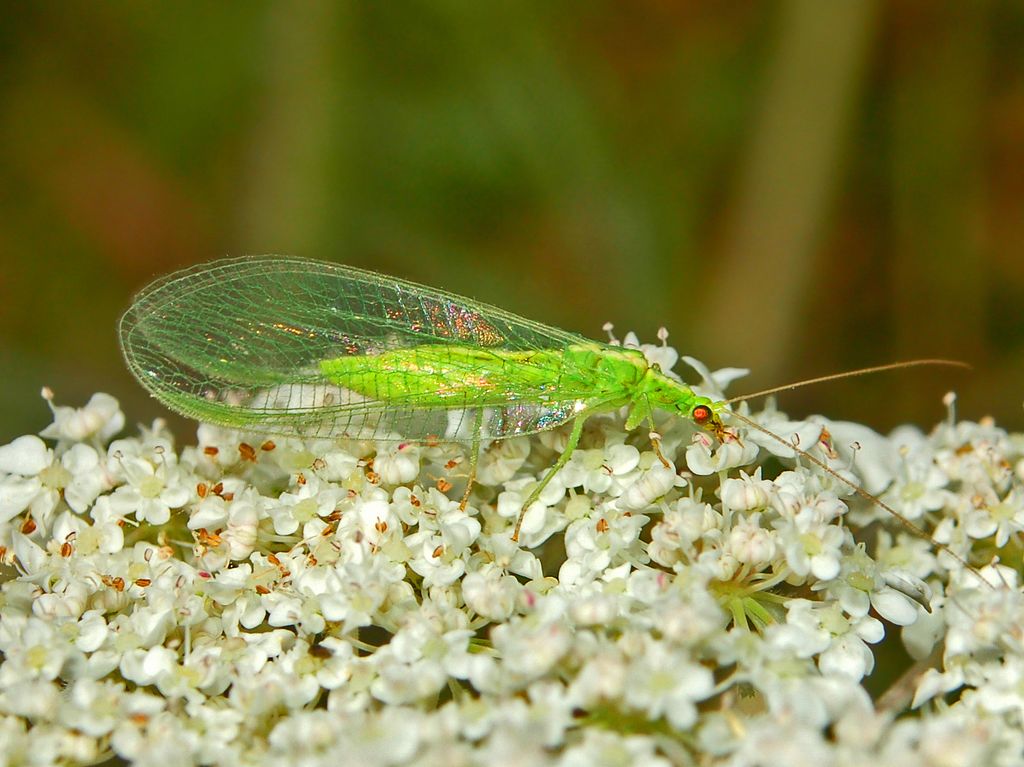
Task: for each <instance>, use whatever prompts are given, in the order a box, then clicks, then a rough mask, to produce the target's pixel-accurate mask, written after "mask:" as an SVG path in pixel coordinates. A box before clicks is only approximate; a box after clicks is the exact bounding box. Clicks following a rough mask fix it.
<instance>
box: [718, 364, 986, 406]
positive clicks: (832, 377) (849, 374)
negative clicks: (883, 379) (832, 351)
mask: <svg viewBox="0 0 1024 767" xmlns="http://www.w3.org/2000/svg"><path fill="white" fill-rule="evenodd" d="M918 365H946V366H947V367H955V368H967V369H970V367H971V366H970V365H968V364H967V363H966V362H960V361H958V360H938V359H936V360H906V361H905V362H890V363H889V364H888V365H875V366H873V367H869V368H860V369H859V370H847V371H846V372H845V373H833V374H832V375H827V376H818V377H817V378H808V379H806V380H803V381H797V382H795V383H791V384H786V385H785V386H775V387H773V388H771V389H764V390H762V391H756V392H754V393H753V394H744V395H743V396H742V397H731V398H729V399H727V400H722V404H723V405H731V404H732V403H733V402H742V401H743V400H745V399H753V398H754V397H763V396H765V395H766V394H775V393H776V392H780V391H789V390H790V389H798V388H800V387H801V386H810V385H811V384H817V383H824V382H825V381H838V380H839V379H840V378H853V377H854V376H863V375H868V374H869V373H881V372H882V371H885V370H899V369H900V368H912V367H917V366H918Z"/></svg>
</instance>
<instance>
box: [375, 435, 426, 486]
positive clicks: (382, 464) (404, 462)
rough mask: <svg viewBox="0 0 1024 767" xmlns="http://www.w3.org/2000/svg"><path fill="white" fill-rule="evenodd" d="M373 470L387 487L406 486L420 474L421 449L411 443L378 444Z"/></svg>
mask: <svg viewBox="0 0 1024 767" xmlns="http://www.w3.org/2000/svg"><path fill="white" fill-rule="evenodd" d="M373 470H374V471H375V472H377V474H378V475H379V476H380V481H381V482H383V483H384V484H385V485H404V484H406V483H408V482H412V481H413V480H415V479H416V478H417V477H418V476H419V474H420V448H419V447H418V446H417V445H414V444H412V443H410V442H381V443H378V447H377V455H376V456H375V457H374V459H373Z"/></svg>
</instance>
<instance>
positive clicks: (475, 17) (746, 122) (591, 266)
mask: <svg viewBox="0 0 1024 767" xmlns="http://www.w3.org/2000/svg"><path fill="white" fill-rule="evenodd" d="M0 8H2V11H3V21H2V23H0V373H2V375H0V442H2V441H6V440H8V439H10V438H12V437H13V436H15V435H17V434H20V433H22V432H26V431H36V430H38V429H40V428H41V427H43V426H44V425H45V424H46V423H47V422H48V420H49V418H48V414H47V412H46V409H45V407H44V403H43V402H42V400H40V399H39V398H38V391H39V388H40V387H41V386H42V385H43V384H47V385H49V386H51V387H52V388H53V389H55V390H56V392H57V399H58V402H60V403H62V404H82V403H83V402H84V401H85V399H86V398H87V397H88V395H89V394H91V393H92V392H94V391H97V390H103V391H108V392H110V393H112V394H114V395H115V396H117V397H118V398H120V399H121V401H122V404H123V406H124V408H125V410H126V413H127V415H128V420H129V423H133V422H136V421H144V420H149V419H151V418H152V417H154V416H156V415H159V414H162V413H163V412H164V411H163V410H162V408H160V407H159V406H158V405H157V404H156V403H155V402H153V401H149V400H147V399H146V397H145V395H144V394H143V392H142V390H141V388H140V387H139V386H138V385H136V384H135V382H134V381H133V380H132V379H131V378H130V376H129V375H128V374H127V373H126V371H125V368H124V366H123V364H122V362H121V358H120V353H119V350H118V346H117V337H116V331H115V327H116V321H117V317H118V316H119V314H120V313H121V312H122V311H123V309H124V308H125V307H126V306H127V304H128V302H129V301H130V298H131V295H132V293H133V292H134V291H136V290H137V289H139V288H141V287H142V286H143V285H144V284H145V283H146V282H148V281H149V280H150V279H151V278H153V277H155V276H157V275H159V274H162V273H165V272H168V271H171V270H173V269H177V268H179V267H182V266H185V265H188V264H191V263H195V262H199V261H204V260H209V259H212V258H215V257H219V256H223V255H243V254H254V253H293V254H299V255H305V256H310V257H315V258H321V259H330V260H335V261H339V262H345V263H349V264H354V265H358V266H362V267H367V268H370V269H374V270H377V271H380V272H384V273H387V274H393V275H399V276H402V277H406V278H409V279H413V280H417V281H420V282H425V283H427V284H431V285H437V286H441V287H445V288H448V289H449V290H452V291H455V292H457V293H461V294H465V295H469V296H473V297H475V298H478V299H482V300H485V301H488V302H491V303H495V304H499V305H501V306H503V307H505V308H507V309H509V310H512V311H514V312H517V313H520V314H523V315H526V316H528V317H531V318H534V319H537V320H541V321H543V322H547V323H550V324H554V325H559V326H561V327H565V328H568V329H571V330H576V331H579V332H581V333H584V334H586V335H590V336H592V337H598V338H600V337H603V334H602V332H601V325H602V324H603V323H604V322H605V321H609V320H610V321H612V322H614V323H615V325H616V328H617V330H618V331H619V332H625V331H626V330H628V329H634V330H636V331H638V332H639V333H640V334H641V336H642V338H643V339H644V340H648V341H653V340H654V338H655V332H656V330H657V328H658V326H660V325H665V326H667V327H668V328H669V330H670V331H671V339H670V340H671V342H672V343H673V344H674V345H676V346H677V347H678V348H679V349H680V350H681V351H683V352H684V353H689V354H692V355H694V356H697V357H699V358H701V359H703V360H704V361H706V362H707V363H708V364H709V365H710V366H711V367H713V368H714V367H721V366H744V367H751V368H752V369H753V370H754V375H753V376H752V377H751V378H750V379H747V380H746V381H744V382H741V384H740V385H736V386H734V387H733V388H734V389H735V390H736V392H737V393H739V392H742V391H743V390H750V389H752V388H760V387H762V386H769V385H773V384H780V383H785V382H788V381H792V380H795V379H798V378H801V377H805V376H812V375H818V374H822V373H830V372H836V371H841V370H844V369H848V368H853V367H857V366H865V365H873V364H879V363H883V362H889V361H892V360H897V359H902V358H911V357H921V356H933V355H936V356H945V357H953V358H958V359H963V360H966V361H968V362H971V363H972V364H973V365H974V366H975V368H974V370H973V371H971V372H969V373H963V372H959V371H955V370H943V369H932V370H926V371H920V370H918V371H902V372H898V373H889V374H885V375H880V376H874V377H870V378H860V379H855V380H853V381H848V382H844V383H836V384H828V385H823V386H816V387H811V388H809V389H807V390H803V391H801V392H797V393H793V394H788V395H786V396H785V397H784V398H783V400H782V407H783V408H784V409H786V410H788V411H789V412H791V413H794V414H805V413H807V412H811V411H819V412H824V413H826V414H829V415H833V416H836V417H845V418H855V419H858V420H863V421H865V422H867V423H869V424H872V425H874V426H876V427H878V428H882V429H884V428H888V427H891V426H893V425H895V424H897V423H902V422H907V421H916V422H919V423H921V424H922V425H930V424H933V423H935V422H936V421H937V420H939V419H940V418H941V417H942V416H943V411H942V406H941V403H940V398H941V396H942V394H943V393H944V392H945V391H947V390H949V389H951V388H955V389H957V390H958V391H959V392H960V394H961V400H960V402H961V404H960V412H961V414H962V415H963V416H964V417H968V418H978V417H980V416H983V415H986V414H993V415H995V416H996V417H997V418H999V419H1000V421H1002V422H1004V423H1005V424H1007V425H1009V426H1013V427H1016V428H1020V427H1021V426H1022V425H1024V423H1022V422H1024V417H1022V416H1024V414H1022V411H1021V401H1022V399H1024V353H1022V352H1024V349H1022V346H1024V215H1022V213H1024V172H1022V169H1024V53H1022V52H1024V5H1022V4H1021V3H1019V2H997V1H996V0H971V2H963V1H962V0H956V1H949V2H942V1H941V0H939V1H936V0H900V1H897V2H887V3H882V2H867V1H864V2H861V1H859V0H843V1H842V2H821V0H785V1H782V2H745V3H741V2H723V3H700V2H667V1H658V0H633V1H632V2H628V3H611V2H600V1H599V2H589V3H567V2H540V1H537V2H501V3H472V2H456V1H454V0H453V1H451V2H444V1H443V0H441V1H439V0H432V1H431V2H401V3H397V2H396V3H390V2H388V3H365V4H362V3H361V4H355V3H352V4H349V3H336V4H315V3H286V2H245V3H241V2H238V3H227V2H217V3H206V2H203V3H198V2H196V3H193V2H175V3H166V4H152V3H134V2H113V1H112V2H104V3H94V2H70V1H69V2H60V3H31V4H30V3H11V2H6V3H3V5H2V6H0ZM182 436H183V437H189V436H190V435H189V434H188V433H187V432H182Z"/></svg>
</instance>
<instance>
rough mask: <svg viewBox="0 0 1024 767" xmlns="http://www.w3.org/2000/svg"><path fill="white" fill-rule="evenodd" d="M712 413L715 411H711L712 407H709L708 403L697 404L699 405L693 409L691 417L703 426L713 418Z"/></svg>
mask: <svg viewBox="0 0 1024 767" xmlns="http://www.w3.org/2000/svg"><path fill="white" fill-rule="evenodd" d="M712 415H713V413H712V411H711V408H709V407H708V406H707V405H697V407H695V408H694V409H693V413H692V414H691V417H692V418H693V420H694V422H695V423H696V424H697V425H698V426H703V425H704V424H706V423H707V422H708V421H710V420H711V416H712Z"/></svg>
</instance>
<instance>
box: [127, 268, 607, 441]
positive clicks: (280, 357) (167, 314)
mask: <svg viewBox="0 0 1024 767" xmlns="http://www.w3.org/2000/svg"><path fill="white" fill-rule="evenodd" d="M120 332H121V343H122V348H123V350H124V355H125V359H126V360H127V363H128V366H129V368H130V369H131V370H132V372H133V373H134V374H135V375H136V377H137V378H138V379H139V380H140V382H141V383H142V384H143V385H144V386H145V387H146V388H147V389H148V390H149V391H150V392H151V393H152V394H153V395H154V396H155V397H156V398H158V399H159V400H161V401H162V402H163V403H164V404H166V405H167V406H168V407H169V408H171V409H172V410H175V411H177V412H179V413H182V414H184V415H186V416H188V417H192V418H196V419H199V420H203V421H208V422H211V423H217V424H222V425H226V426H232V427H237V428H245V429H251V430H254V431H262V432H268V433H279V434H293V433H295V434H303V435H309V436H325V437H326V436H331V437H334V436H352V437H385V436H395V437H402V438H406V439H441V440H445V439H459V438H464V437H467V436H470V435H471V434H472V433H473V429H474V428H475V427H476V425H477V419H479V420H480V426H481V432H482V434H483V436H486V437H489V438H501V437H508V436H513V435H517V434H528V433H531V432H535V431H541V430H544V429H548V428H552V427H554V426H557V425H558V424H560V423H564V422H565V421H567V420H569V419H571V418H572V417H573V416H574V415H575V412H576V411H577V409H578V405H577V402H578V400H579V399H580V397H581V396H584V395H585V394H586V393H585V392H583V393H581V392H578V391H559V390H558V389H557V387H556V388H555V390H552V388H553V387H552V383H553V382H558V381H559V379H560V377H561V372H562V371H561V368H560V362H559V360H560V357H559V356H558V355H551V354H547V355H526V356H525V357H524V356H522V355H521V357H522V359H520V360H519V361H517V362H516V363H515V364H514V365H513V364H512V363H510V362H508V361H507V360H504V359H503V358H502V359H499V357H500V355H492V356H494V357H495V360H496V361H495V362H494V363H493V364H491V365H490V368H489V374H490V376H491V378H493V379H497V381H498V383H499V384H500V385H497V386H495V387H494V391H493V394H489V395H486V396H483V395H481V391H480V389H479V387H473V385H472V384H473V374H474V372H475V371H474V370H472V369H471V365H470V361H467V360H463V358H462V357H461V356H460V357H459V358H458V360H456V362H455V364H454V367H453V368H452V370H454V371H455V375H453V376H452V379H453V380H452V381H451V382H450V389H451V391H450V392H449V394H450V396H448V397H446V398H445V399H444V401H443V403H440V402H439V400H438V398H437V397H436V396H435V397H432V398H431V397H426V396H422V395H417V394H415V393H409V394H405V395H404V396H389V397H387V398H379V399H375V398H368V397H366V396H363V395H360V394H358V393H356V392H355V391H353V390H350V389H347V388H345V387H343V386H340V385H338V381H337V380H334V381H331V380H329V379H328V378H327V377H326V376H325V374H324V373H323V372H322V370H321V363H322V362H323V361H324V360H330V359H335V358H339V357H355V358H363V357H365V356H373V355H379V354H381V353H383V352H386V351H389V350H394V349H406V348H413V347H419V346H423V345H425V344H436V345H439V346H441V345H447V346H459V347H462V348H465V347H472V348H477V349H480V350H481V352H482V353H484V354H486V350H492V351H497V352H529V351H534V350H539V349H547V350H559V349H564V348H565V347H567V346H569V345H572V344H581V343H593V342H592V341H588V339H585V338H583V337H582V336H578V335H575V334H572V333H567V332H565V331H562V330H558V329H557V328H551V327H547V326H545V325H542V324H540V323H536V322H532V321H530V320H527V319H524V318H521V317H517V316H516V315H513V314H511V313H509V312H506V311H504V310H502V309H498V308H496V307H492V306H487V305H485V304H481V303H477V302H475V301H472V300H470V299H466V298H462V297H459V296H455V295H452V294H449V293H445V292H444V291H440V290H435V289H433V288H428V287H424V286H421V285H416V284H414V283H410V282H406V281H404V280H398V279H393V278H390V277H385V276H381V275H377V274H374V273H372V272H367V271H364V270H361V269H354V268H351V267H346V266H341V265H337V264H330V263H324V262H319V261H310V260H306V259H299V258H272V257H256V258H241V259H228V260H224V261H217V262H213V263H210V264H204V265H201V266H199V267H195V268H193V269H189V270H186V271H183V272H179V273H176V274H172V275H170V276H168V277H165V278H163V279H161V280H159V281H157V282H155V283H153V284H152V285H150V286H149V287H148V288H146V289H145V290H144V291H143V292H142V293H140V294H139V295H138V296H137V297H136V299H135V301H134V303H133V304H132V306H131V307H130V308H129V310H128V311H127V312H126V313H125V315H124V317H123V318H122V319H121V326H120ZM531 357H532V358H533V361H532V362H531V359H530V358H531ZM459 365H462V366H464V368H465V369H464V370H462V369H460V368H459V367H458V366H459ZM513 367H514V368H515V369H512V368H513Z"/></svg>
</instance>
